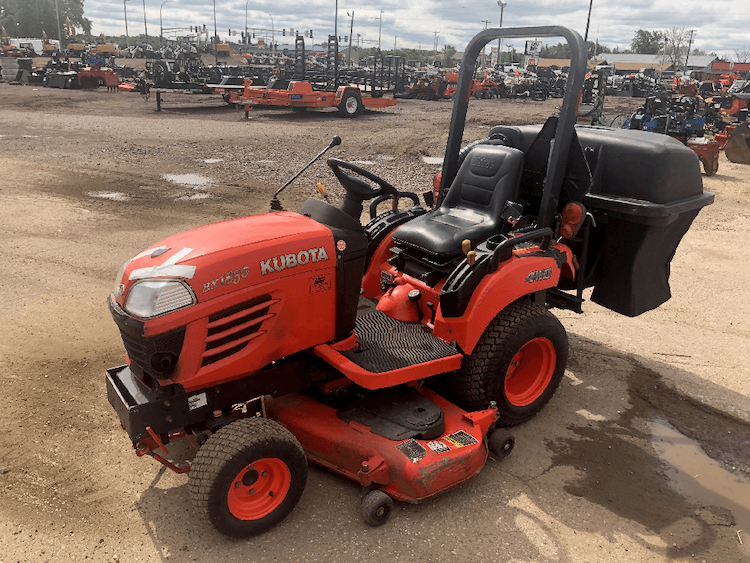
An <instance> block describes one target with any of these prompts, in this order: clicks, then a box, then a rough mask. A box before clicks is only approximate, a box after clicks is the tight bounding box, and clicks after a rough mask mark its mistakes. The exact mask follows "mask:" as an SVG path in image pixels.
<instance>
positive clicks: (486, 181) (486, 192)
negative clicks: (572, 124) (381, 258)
mask: <svg viewBox="0 0 750 563" xmlns="http://www.w3.org/2000/svg"><path fill="white" fill-rule="evenodd" d="M523 163H524V154H523V152H521V151H520V150H518V149H515V148H512V147H507V146H502V145H479V146H476V147H474V148H473V149H471V151H470V152H469V154H468V155H467V157H466V159H465V160H464V162H463V164H462V165H461V168H460V169H459V170H458V174H457V175H456V177H455V179H454V180H453V183H452V184H451V186H450V189H449V190H448V193H447V195H446V197H445V200H444V201H443V204H442V205H441V206H440V207H438V208H437V209H435V210H434V211H431V212H430V213H427V214H425V215H422V216H420V217H417V218H416V219H413V220H412V221H409V222H408V223H406V224H404V225H402V226H400V227H399V228H398V229H396V231H394V234H393V242H394V244H395V245H396V247H397V248H400V249H403V250H406V251H408V252H409V253H410V254H417V255H419V254H422V255H424V256H425V257H426V258H428V259H430V260H431V261H435V262H448V261H450V260H452V259H453V258H455V257H457V256H460V255H461V253H462V251H461V243H462V242H463V241H464V240H466V239H468V240H470V241H471V244H472V247H473V246H476V245H477V244H479V243H480V242H482V241H484V240H486V239H488V238H489V237H490V236H492V235H494V234H495V233H498V232H500V230H501V228H502V226H503V223H504V219H503V218H501V215H502V214H503V211H504V209H505V207H506V203H507V202H509V201H517V199H516V198H517V196H518V190H519V186H520V182H521V175H522V173H523Z"/></svg>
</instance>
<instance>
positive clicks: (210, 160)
mask: <svg viewBox="0 0 750 563" xmlns="http://www.w3.org/2000/svg"><path fill="white" fill-rule="evenodd" d="M203 162H205V163H206V164H218V163H220V162H224V159H223V158H204V159H203Z"/></svg>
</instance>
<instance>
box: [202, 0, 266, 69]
mask: <svg viewBox="0 0 750 563" xmlns="http://www.w3.org/2000/svg"><path fill="white" fill-rule="evenodd" d="M214 2H216V0H214ZM266 13H267V14H268V17H269V18H271V56H272V57H273V58H276V39H275V37H276V32H275V31H274V27H273V16H272V15H271V12H266Z"/></svg>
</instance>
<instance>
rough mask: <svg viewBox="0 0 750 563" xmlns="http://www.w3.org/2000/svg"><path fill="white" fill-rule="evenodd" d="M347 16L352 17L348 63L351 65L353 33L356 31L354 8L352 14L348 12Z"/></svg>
mask: <svg viewBox="0 0 750 563" xmlns="http://www.w3.org/2000/svg"><path fill="white" fill-rule="evenodd" d="M346 15H347V16H349V17H350V18H351V23H350V24H349V56H348V57H347V58H348V61H347V64H348V65H350V66H351V64H352V34H353V33H354V10H352V13H351V15H350V14H349V12H347V13H346Z"/></svg>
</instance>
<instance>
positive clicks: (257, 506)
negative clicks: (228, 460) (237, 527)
mask: <svg viewBox="0 0 750 563" xmlns="http://www.w3.org/2000/svg"><path fill="white" fill-rule="evenodd" d="M291 483H292V474H291V472H290V471H289V467H287V465H286V463H284V462H283V461H281V460H280V459H276V458H272V457H264V458H262V459H259V460H257V461H254V462H253V463H251V464H249V465H247V466H246V467H245V468H244V469H243V470H242V471H240V472H239V473H238V474H237V476H236V477H235V478H234V479H233V480H232V484H231V485H230V486H229V492H228V493H227V505H228V507H229V512H231V513H232V515H233V516H235V517H236V518H239V519H240V520H258V519H260V518H263V517H264V516H268V515H269V514H271V512H273V511H274V510H276V509H277V508H278V507H279V505H280V504H281V503H282V502H284V499H285V498H286V495H287V493H288V492H289V487H290V486H291Z"/></svg>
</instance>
